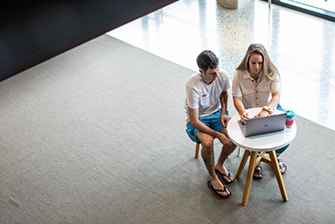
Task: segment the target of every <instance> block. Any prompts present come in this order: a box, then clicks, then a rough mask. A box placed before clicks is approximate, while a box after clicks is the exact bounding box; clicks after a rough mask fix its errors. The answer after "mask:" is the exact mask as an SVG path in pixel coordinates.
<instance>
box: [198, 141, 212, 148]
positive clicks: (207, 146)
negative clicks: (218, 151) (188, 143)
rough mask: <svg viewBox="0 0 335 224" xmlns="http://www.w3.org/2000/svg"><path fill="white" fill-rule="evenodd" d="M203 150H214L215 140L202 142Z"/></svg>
mask: <svg viewBox="0 0 335 224" xmlns="http://www.w3.org/2000/svg"><path fill="white" fill-rule="evenodd" d="M201 145H202V149H203V150H212V149H213V139H206V140H205V141H202V142H201Z"/></svg>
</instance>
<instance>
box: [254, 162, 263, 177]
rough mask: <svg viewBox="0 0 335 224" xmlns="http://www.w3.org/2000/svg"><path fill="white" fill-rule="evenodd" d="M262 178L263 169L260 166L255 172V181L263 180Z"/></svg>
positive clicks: (259, 165)
mask: <svg viewBox="0 0 335 224" xmlns="http://www.w3.org/2000/svg"><path fill="white" fill-rule="evenodd" d="M262 178H263V173H262V167H261V164H258V165H257V166H256V167H255V170H254V179H262Z"/></svg>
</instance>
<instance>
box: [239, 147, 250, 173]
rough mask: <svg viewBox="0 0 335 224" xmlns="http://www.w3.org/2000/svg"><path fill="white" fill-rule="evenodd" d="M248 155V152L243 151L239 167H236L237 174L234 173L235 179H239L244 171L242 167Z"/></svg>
mask: <svg viewBox="0 0 335 224" xmlns="http://www.w3.org/2000/svg"><path fill="white" fill-rule="evenodd" d="M249 155H250V151H248V150H245V151H244V154H243V157H242V159H241V162H240V166H239V167H238V170H237V173H236V178H239V177H240V176H241V174H242V171H243V169H244V166H245V164H246V163H247V160H248V157H249Z"/></svg>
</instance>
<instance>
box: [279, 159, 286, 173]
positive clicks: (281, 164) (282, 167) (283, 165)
mask: <svg viewBox="0 0 335 224" xmlns="http://www.w3.org/2000/svg"><path fill="white" fill-rule="evenodd" d="M278 164H279V169H280V172H281V174H284V173H285V172H286V170H287V163H286V162H284V161H283V160H281V159H280V158H278Z"/></svg>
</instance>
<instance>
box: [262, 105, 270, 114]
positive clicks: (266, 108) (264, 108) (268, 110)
mask: <svg viewBox="0 0 335 224" xmlns="http://www.w3.org/2000/svg"><path fill="white" fill-rule="evenodd" d="M262 110H266V111H267V112H269V114H272V109H271V107H268V106H264V107H262Z"/></svg>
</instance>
